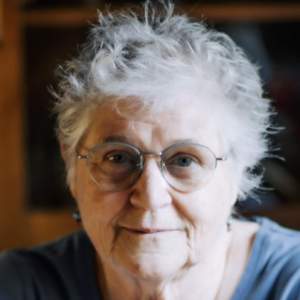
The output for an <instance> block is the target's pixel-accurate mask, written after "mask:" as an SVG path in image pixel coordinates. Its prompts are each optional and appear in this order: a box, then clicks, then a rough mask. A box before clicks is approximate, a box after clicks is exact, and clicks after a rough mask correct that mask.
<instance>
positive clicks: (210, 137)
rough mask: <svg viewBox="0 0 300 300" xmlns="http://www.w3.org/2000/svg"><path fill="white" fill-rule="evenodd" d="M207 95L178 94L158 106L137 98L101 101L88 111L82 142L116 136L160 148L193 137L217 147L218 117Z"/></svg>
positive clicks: (116, 137)
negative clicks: (169, 102) (171, 99)
mask: <svg viewBox="0 0 300 300" xmlns="http://www.w3.org/2000/svg"><path fill="white" fill-rule="evenodd" d="M208 96H209V95H206V97H207V98H206V100H208V101H203V102H201V101H198V99H195V98H184V97H178V99H174V102H173V105H168V106H166V105H165V106H163V107H158V109H157V108H156V107H155V104H150V105H147V104H145V102H143V101H141V100H139V99H137V98H128V99H121V100H119V101H107V102H105V103H102V104H101V105H99V106H98V107H97V108H96V109H95V110H94V111H93V112H92V113H91V115H90V118H91V126H90V128H89V130H88V134H87V136H86V140H85V146H86V147H87V148H91V147H93V146H94V145H96V144H97V143H100V142H105V141H110V140H118V141H124V142H128V143H132V144H135V145H137V146H140V147H142V148H149V149H153V147H158V148H157V149H156V150H158V151H160V150H162V149H163V148H164V147H167V146H169V145H171V144H174V143H178V142H182V141H193V142H197V143H201V144H204V145H206V146H209V147H211V148H212V149H215V150H216V151H217V148H218V146H217V143H218V141H217V140H218V137H219V135H220V132H219V129H220V126H218V124H219V120H218V119H219V117H218V114H216V111H217V110H216V109H215V105H214V104H212V102H213V101H212V100H213V99H208ZM210 102H211V103H210Z"/></svg>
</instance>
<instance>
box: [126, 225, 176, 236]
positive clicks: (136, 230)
mask: <svg viewBox="0 0 300 300" xmlns="http://www.w3.org/2000/svg"><path fill="white" fill-rule="evenodd" d="M121 228H122V229H123V230H126V231H128V232H130V233H133V234H140V235H147V234H158V233H167V232H174V231H179V230H178V229H158V228H128V227H121Z"/></svg>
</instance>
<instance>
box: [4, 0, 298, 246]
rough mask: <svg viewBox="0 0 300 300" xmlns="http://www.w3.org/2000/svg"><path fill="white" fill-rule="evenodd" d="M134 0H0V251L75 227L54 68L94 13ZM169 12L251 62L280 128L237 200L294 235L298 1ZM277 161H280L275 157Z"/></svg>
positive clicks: (72, 51)
mask: <svg viewBox="0 0 300 300" xmlns="http://www.w3.org/2000/svg"><path fill="white" fill-rule="evenodd" d="M141 2H142V1H131V2H130V1H121V0H120V1H101V0H0V138H1V140H0V249H4V248H10V247H16V246H18V247H19V246H30V245H34V244H37V243H42V242H45V241H47V240H49V239H53V238H56V237H59V236H61V235H63V234H66V233H68V232H71V231H73V230H76V229H78V228H79V225H78V224H76V222H75V221H74V220H73V219H72V217H71V211H72V199H71V197H70V195H69V193H68V189H67V188H66V185H65V178H64V176H65V174H64V167H63V163H62V160H61V158H60V156H59V147H58V144H57V141H56V138H55V133H54V124H55V120H54V117H53V116H52V115H51V113H50V111H51V107H52V104H53V99H52V98H51V96H50V94H49V88H51V86H55V84H56V82H55V69H56V68H57V66H58V65H60V64H62V63H63V62H64V61H65V60H66V59H70V58H71V57H72V56H74V55H76V54H77V53H78V47H79V45H80V44H81V43H82V42H83V40H84V37H85V36H86V34H87V31H88V28H89V26H90V24H91V23H92V22H95V21H96V19H97V9H99V10H100V11H103V10H104V11H105V10H106V9H107V8H110V9H112V10H119V9H122V8H124V7H125V8H129V7H134V6H136V5H138V4H139V3H141ZM175 3H176V4H177V11H179V12H184V13H186V14H188V15H190V16H191V17H192V18H194V19H199V20H200V19H204V20H205V21H207V22H208V23H209V25H210V26H211V27H213V28H216V29H218V30H222V31H225V32H227V33H228V34H229V35H230V36H231V37H232V38H233V39H234V40H235V41H236V42H237V44H239V45H240V46H241V47H243V48H244V50H245V52H246V53H247V55H248V56H249V57H250V59H251V60H252V61H253V62H254V63H256V64H257V65H258V66H259V71H260V74H261V77H262V80H263V83H264V86H265V93H266V96H267V97H269V98H271V99H273V105H274V108H275V110H277V111H278V115H277V116H274V120H273V121H274V124H275V125H276V126H280V127H282V128H284V129H283V130H281V131H280V133H279V134H277V135H276V136H273V137H272V138H271V141H272V147H273V149H276V151H275V150H274V151H273V157H271V158H268V159H265V160H264V161H263V162H262V165H261V166H260V168H258V169H260V170H264V180H263V186H262V188H261V189H260V190H258V191H257V196H256V197H255V198H249V199H247V200H246V201H243V202H242V203H239V205H238V207H237V210H238V211H239V212H241V213H242V214H245V215H252V214H256V215H266V216H269V217H271V218H273V219H275V220H276V221H278V222H280V223H281V224H283V225H286V226H289V227H292V228H297V229H300V156H299V153H300V79H299V78H300V2H299V1H288V2H286V1H283V0H282V1H275V0H273V1H271V0H269V1H259V2H253V1H251V2H250V1H224V0H223V1H222V0H216V1H203V0H201V1H197V0H195V1H175ZM278 157H282V158H284V160H283V159H280V158H278Z"/></svg>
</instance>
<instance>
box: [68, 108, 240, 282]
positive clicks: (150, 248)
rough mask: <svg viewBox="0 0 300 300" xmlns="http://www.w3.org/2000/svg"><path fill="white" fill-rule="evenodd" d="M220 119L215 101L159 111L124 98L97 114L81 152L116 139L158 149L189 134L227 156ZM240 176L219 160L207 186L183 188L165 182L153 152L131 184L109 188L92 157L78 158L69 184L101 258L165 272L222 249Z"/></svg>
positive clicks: (140, 271) (144, 272)
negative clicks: (143, 109) (136, 107)
mask: <svg viewBox="0 0 300 300" xmlns="http://www.w3.org/2000/svg"><path fill="white" fill-rule="evenodd" d="M217 118H218V115H217V114H214V113H212V111H210V109H209V108H204V107H203V108H202V109H198V110H197V109H195V106H194V105H184V104H183V105H181V104H180V103H178V105H174V108H170V109H169V110H168V111H165V112H161V113H158V114H153V113H151V112H148V113H139V112H138V111H136V112H134V111H132V107H131V110H130V111H129V110H128V109H127V108H126V105H123V106H122V107H121V114H120V113H119V112H117V111H116V110H115V109H114V108H113V106H112V105H111V104H107V103H106V104H103V105H102V106H99V108H98V109H97V110H96V111H95V112H94V113H93V115H92V120H93V122H92V124H91V126H90V128H89V130H88V132H87V135H86V138H85V140H84V141H83V145H82V147H81V149H80V153H81V154H86V149H91V148H93V147H94V146H95V145H97V144H98V143H101V142H103V141H104V140H110V139H112V140H121V141H122V142H124V141H126V142H127V143H129V144H132V145H135V146H137V147H138V148H139V149H141V150H143V151H153V152H156V153H159V152H161V151H162V150H163V149H165V148H166V147H168V146H169V145H171V144H174V143H178V142H180V141H183V140H187V139H188V140H191V141H193V142H195V143H200V144H203V145H205V146H207V147H209V148H210V149H211V150H212V151H213V152H214V153H215V155H216V156H223V155H226V153H224V148H223V143H222V138H221V137H222V136H221V133H222V132H221V130H219V129H220V128H219V129H218V128H217V127H216V124H220V123H219V120H216V119H217ZM236 182H237V181H236V178H235V177H234V174H233V172H232V167H231V161H230V159H228V160H227V161H223V162H219V163H218V165H217V168H216V169H215V171H214V174H213V176H212V177H211V178H210V180H209V181H208V182H207V183H206V184H205V185H204V186H202V187H201V189H198V190H196V191H193V192H188V193H187V192H179V191H176V190H174V189H173V188H172V187H170V186H169V185H168V183H167V182H166V181H165V179H164V177H163V176H162V174H161V172H160V169H159V166H158V164H157V159H155V158H154V157H147V158H146V162H145V166H144V171H143V173H142V175H141V176H140V177H139V179H138V180H137V182H136V183H135V184H134V185H133V186H131V187H130V188H128V189H126V190H122V191H118V192H112V191H110V192H104V191H102V190H101V189H100V188H99V187H98V186H97V185H96V184H95V182H94V181H93V180H92V179H91V176H90V173H89V170H88V166H87V164H86V161H85V160H77V161H76V166H75V176H74V179H73V182H72V184H71V191H72V193H73V195H74V197H75V199H76V201H77V204H78V206H79V210H80V213H81V218H82V223H83V226H84V228H85V230H86V232H87V234H88V236H89V237H90V239H91V241H92V243H93V244H94V246H95V248H96V251H97V253H98V255H99V257H100V259H101V261H102V263H104V264H111V265H114V266H115V267H120V268H124V269H125V270H127V271H129V272H130V273H132V274H135V275H137V276H139V277H141V278H146V279H150V278H152V279H153V278H154V279H155V278H157V279H159V278H165V277H166V276H168V277H169V276H172V274H174V273H176V272H178V271H179V270H181V269H184V267H185V266H187V265H190V264H195V263H197V262H201V261H205V260H207V259H209V257H210V255H211V254H212V253H213V252H214V251H215V250H217V248H218V245H220V244H221V243H222V241H223V239H224V237H225V236H226V222H227V218H228V216H229V215H230V211H231V208H232V205H233V204H234V201H235V198H236Z"/></svg>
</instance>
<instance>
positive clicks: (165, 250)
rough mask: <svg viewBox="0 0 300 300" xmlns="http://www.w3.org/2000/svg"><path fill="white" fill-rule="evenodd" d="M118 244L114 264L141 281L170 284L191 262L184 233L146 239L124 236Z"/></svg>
mask: <svg viewBox="0 0 300 300" xmlns="http://www.w3.org/2000/svg"><path fill="white" fill-rule="evenodd" d="M115 242H116V244H115V247H114V249H113V253H112V257H113V261H114V263H115V264H116V265H117V266H119V267H122V268H123V269H125V270H126V271H127V272H129V273H131V274H132V275H133V276H136V277H138V278H140V279H144V280H153V281H162V280H167V279H168V278H172V277H173V276H174V274H176V273H177V272H178V271H179V270H180V269H182V268H183V267H184V265H185V264H186V262H187V261H188V247H187V239H186V235H185V233H183V232H175V231H174V232H165V233H158V234H148V235H145V236H143V235H135V234H131V233H128V232H123V233H121V234H120V235H119V236H118V238H117V239H116V241H115Z"/></svg>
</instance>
